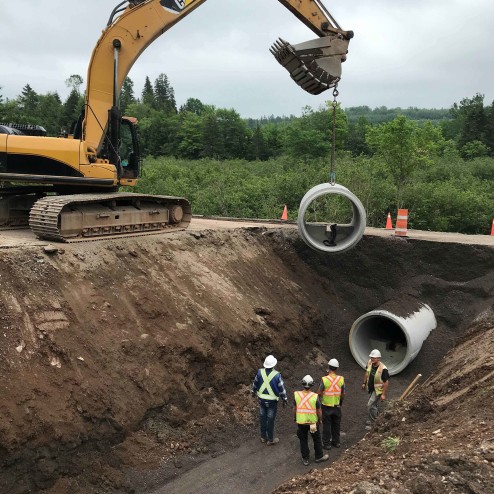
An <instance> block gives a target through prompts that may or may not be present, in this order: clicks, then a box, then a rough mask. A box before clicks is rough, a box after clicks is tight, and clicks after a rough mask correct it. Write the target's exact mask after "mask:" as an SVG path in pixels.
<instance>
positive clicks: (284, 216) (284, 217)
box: [281, 204, 288, 221]
mask: <svg viewBox="0 0 494 494" xmlns="http://www.w3.org/2000/svg"><path fill="white" fill-rule="evenodd" d="M281 219H282V220H284V221H286V220H287V219H288V209H287V207H286V204H285V209H283V214H282V215H281Z"/></svg>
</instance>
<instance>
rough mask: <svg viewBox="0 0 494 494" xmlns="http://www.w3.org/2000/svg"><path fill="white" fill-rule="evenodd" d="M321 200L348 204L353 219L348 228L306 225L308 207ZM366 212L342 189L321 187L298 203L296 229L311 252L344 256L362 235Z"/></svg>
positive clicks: (356, 199)
mask: <svg viewBox="0 0 494 494" xmlns="http://www.w3.org/2000/svg"><path fill="white" fill-rule="evenodd" d="M323 196H333V197H334V196H339V197H340V198H344V199H345V200H346V201H348V202H349V205H350V209H351V214H352V218H351V221H350V222H349V223H347V224H340V223H336V222H332V223H322V222H307V221H306V218H305V215H306V213H307V212H308V210H309V206H310V205H311V204H312V203H314V201H316V200H317V199H319V198H321V197H323ZM366 218H367V216H366V214H365V208H364V206H363V205H362V203H361V202H360V200H359V198H358V197H357V196H355V195H354V194H352V192H350V191H349V190H348V189H347V188H346V187H343V185H339V184H334V185H331V184H330V183H324V184H319V185H316V186H315V187H312V189H310V190H309V191H308V192H307V193H306V194H305V196H304V197H303V198H302V201H300V207H299V209H298V221H297V223H298V229H299V233H300V236H301V237H302V239H303V241H304V242H305V243H306V244H307V245H308V246H309V247H311V248H312V249H314V250H318V251H320V252H326V253H337V252H344V251H346V250H348V249H351V248H352V247H354V246H355V245H356V244H357V243H358V242H359V240H360V239H361V238H362V236H363V235H364V230H365V223H366Z"/></svg>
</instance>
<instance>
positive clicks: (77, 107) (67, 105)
mask: <svg viewBox="0 0 494 494" xmlns="http://www.w3.org/2000/svg"><path fill="white" fill-rule="evenodd" d="M83 105H84V98H83V97H82V96H81V94H79V93H78V92H77V89H75V88H74V89H72V91H70V94H69V95H68V97H67V99H66V100H65V102H64V104H63V110H62V116H61V121H60V127H61V128H63V129H65V130H67V131H68V132H72V131H73V128H74V124H75V123H76V121H77V119H78V118H79V116H80V114H81V110H82V108H83Z"/></svg>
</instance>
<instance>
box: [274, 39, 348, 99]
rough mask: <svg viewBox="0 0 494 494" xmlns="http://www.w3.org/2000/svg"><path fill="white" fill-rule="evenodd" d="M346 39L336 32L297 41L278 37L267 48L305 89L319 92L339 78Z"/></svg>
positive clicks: (329, 86)
mask: <svg viewBox="0 0 494 494" xmlns="http://www.w3.org/2000/svg"><path fill="white" fill-rule="evenodd" d="M348 43H349V40H347V39H343V38H342V37H341V36H339V35H335V36H324V37H322V38H317V39H314V40H311V41H306V42H305V43H299V44H298V45H291V44H290V43H288V41H285V40H283V39H281V38H279V39H278V41H276V42H275V43H274V44H273V46H272V47H271V49H270V52H271V53H272V54H273V55H274V57H275V58H276V60H278V62H279V63H280V64H281V65H283V67H285V69H286V70H288V72H290V76H291V78H292V79H293V80H294V81H295V82H296V83H297V84H298V85H299V86H300V87H301V88H302V89H305V90H306V91H307V92H308V93H311V94H320V93H322V92H323V91H325V90H326V89H329V88H331V87H334V86H335V85H336V84H337V83H338V81H339V80H340V78H341V63H342V62H344V61H345V60H346V54H347V52H348Z"/></svg>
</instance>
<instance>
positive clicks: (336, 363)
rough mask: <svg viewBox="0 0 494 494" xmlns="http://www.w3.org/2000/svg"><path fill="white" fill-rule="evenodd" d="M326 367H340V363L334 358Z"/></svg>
mask: <svg viewBox="0 0 494 494" xmlns="http://www.w3.org/2000/svg"><path fill="white" fill-rule="evenodd" d="M328 365H329V366H330V367H339V366H340V363H339V362H338V361H337V360H336V359H335V358H332V359H331V360H330V361H329V362H328Z"/></svg>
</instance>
